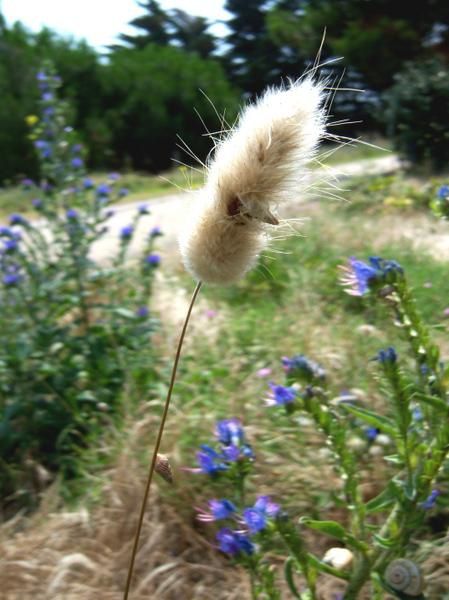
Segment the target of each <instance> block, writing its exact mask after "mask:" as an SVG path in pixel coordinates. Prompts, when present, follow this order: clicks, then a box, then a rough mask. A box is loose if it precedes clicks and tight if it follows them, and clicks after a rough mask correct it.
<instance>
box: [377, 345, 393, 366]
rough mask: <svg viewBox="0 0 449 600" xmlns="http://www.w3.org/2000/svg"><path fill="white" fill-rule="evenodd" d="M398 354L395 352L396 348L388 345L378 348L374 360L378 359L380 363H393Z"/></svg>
mask: <svg viewBox="0 0 449 600" xmlns="http://www.w3.org/2000/svg"><path fill="white" fill-rule="evenodd" d="M397 358H398V355H397V354H396V350H395V349H394V348H393V346H390V347H389V348H387V349H386V350H379V352H378V353H377V356H376V360H378V361H379V362H380V363H381V364H383V365H385V364H394V363H395V362H396V361H397Z"/></svg>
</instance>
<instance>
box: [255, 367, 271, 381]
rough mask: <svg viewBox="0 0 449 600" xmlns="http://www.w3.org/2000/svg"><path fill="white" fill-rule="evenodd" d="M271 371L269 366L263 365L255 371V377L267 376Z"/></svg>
mask: <svg viewBox="0 0 449 600" xmlns="http://www.w3.org/2000/svg"><path fill="white" fill-rule="evenodd" d="M271 372H272V370H271V369H270V367H263V368H262V369H259V370H258V371H256V375H257V377H260V378H261V379H264V378H265V377H269V376H270V375H271Z"/></svg>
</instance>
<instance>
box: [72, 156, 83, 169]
mask: <svg viewBox="0 0 449 600" xmlns="http://www.w3.org/2000/svg"><path fill="white" fill-rule="evenodd" d="M71 164H72V167H73V168H74V169H81V168H82V167H84V161H83V159H82V158H80V157H79V156H75V158H72V163H71Z"/></svg>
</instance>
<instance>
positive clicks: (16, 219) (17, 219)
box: [9, 213, 28, 225]
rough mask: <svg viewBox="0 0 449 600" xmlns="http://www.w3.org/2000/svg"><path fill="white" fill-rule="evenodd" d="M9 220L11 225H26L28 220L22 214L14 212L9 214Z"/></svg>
mask: <svg viewBox="0 0 449 600" xmlns="http://www.w3.org/2000/svg"><path fill="white" fill-rule="evenodd" d="M9 222H10V224H11V225H27V223H28V221H27V220H26V219H25V217H22V215H19V214H17V213H14V214H12V215H10V217H9Z"/></svg>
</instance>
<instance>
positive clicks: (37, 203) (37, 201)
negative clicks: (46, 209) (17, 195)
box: [31, 198, 42, 210]
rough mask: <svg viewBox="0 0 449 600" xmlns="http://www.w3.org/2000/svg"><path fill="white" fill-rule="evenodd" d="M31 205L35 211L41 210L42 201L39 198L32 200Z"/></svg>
mask: <svg viewBox="0 0 449 600" xmlns="http://www.w3.org/2000/svg"><path fill="white" fill-rule="evenodd" d="M31 204H32V205H33V206H34V208H35V209H37V210H39V208H42V200H41V199H40V198H33V199H32V200H31Z"/></svg>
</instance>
